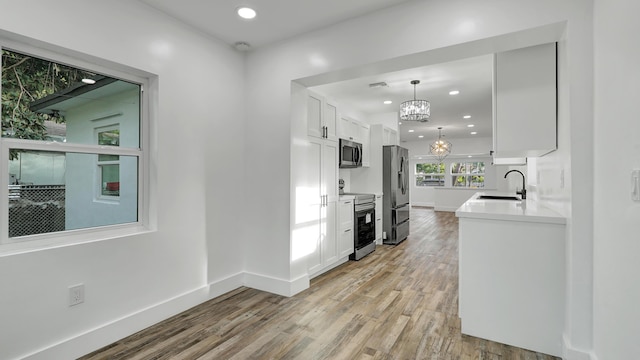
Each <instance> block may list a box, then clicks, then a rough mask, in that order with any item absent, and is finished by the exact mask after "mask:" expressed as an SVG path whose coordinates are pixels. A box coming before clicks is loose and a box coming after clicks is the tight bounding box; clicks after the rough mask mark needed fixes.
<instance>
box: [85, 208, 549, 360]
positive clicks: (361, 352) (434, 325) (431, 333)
mask: <svg viewBox="0 0 640 360" xmlns="http://www.w3.org/2000/svg"><path fill="white" fill-rule="evenodd" d="M522 326H526V324H522ZM82 359H305V360H306V359H439V360H440V359H441V360H445V359H462V360H467V359H469V360H470V359H474V360H476V359H477V360H498V359H501V360H511V359H523V360H529V359H536V360H547V359H556V358H555V357H552V356H548V355H543V354H539V353H535V352H531V351H527V350H523V349H519V348H515V347H511V346H506V345H503V344H499V343H495V342H491V341H486V340H482V339H478V338H475V337H471V336H466V335H462V334H461V333H460V319H459V318H458V221H457V218H456V217H455V215H454V214H453V213H448V212H435V211H433V210H432V209H428V208H413V209H412V210H411V235H410V236H409V238H408V239H407V240H406V241H404V242H402V243H400V244H399V245H397V246H390V245H382V246H378V247H377V248H376V251H375V252H373V253H372V254H370V255H369V256H367V257H365V258H364V259H362V260H361V261H357V262H356V261H350V262H348V263H346V264H344V265H341V266H339V267H338V268H336V269H334V270H332V271H330V272H328V273H326V274H323V275H321V276H319V277H317V278H315V279H313V280H312V281H311V287H310V288H309V289H307V290H305V291H303V292H302V293H300V294H298V295H296V296H293V297H290V298H286V297H283V296H278V295H273V294H270V293H266V292H263V291H258V290H253V289H248V288H240V289H237V290H234V291H232V292H230V293H227V294H225V295H222V296H220V297H218V298H215V299H213V300H210V301H208V302H206V303H203V304H201V305H199V306H196V307H194V308H192V309H190V310H187V311H185V312H183V313H181V314H179V315H176V316H174V317H172V318H169V319H167V320H165V321H163V322H161V323H159V324H157V325H154V326H152V327H150V328H147V329H145V330H143V331H140V332H139V333H136V334H134V335H132V336H129V337H127V338H124V339H122V340H120V341H118V342H116V343H114V344H111V345H109V346H106V347H104V348H102V349H100V350H97V351H95V352H93V353H91V354H89V355H87V356H85V357H83V358H82Z"/></svg>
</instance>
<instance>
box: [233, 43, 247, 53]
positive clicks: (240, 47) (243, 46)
mask: <svg viewBox="0 0 640 360" xmlns="http://www.w3.org/2000/svg"><path fill="white" fill-rule="evenodd" d="M233 46H235V48H236V50H238V51H249V50H250V49H251V45H249V43H246V42H244V41H238V42H237V43H235V44H233Z"/></svg>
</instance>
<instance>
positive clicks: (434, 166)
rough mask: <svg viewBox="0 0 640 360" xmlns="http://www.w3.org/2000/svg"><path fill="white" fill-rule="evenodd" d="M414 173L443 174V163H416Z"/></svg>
mask: <svg viewBox="0 0 640 360" xmlns="http://www.w3.org/2000/svg"><path fill="white" fill-rule="evenodd" d="M416 174H444V163H422V164H416Z"/></svg>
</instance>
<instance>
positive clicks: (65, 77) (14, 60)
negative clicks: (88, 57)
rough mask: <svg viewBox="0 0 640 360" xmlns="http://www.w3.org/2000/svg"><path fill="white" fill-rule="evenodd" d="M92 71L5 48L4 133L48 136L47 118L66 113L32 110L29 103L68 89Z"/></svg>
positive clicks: (37, 137)
mask: <svg viewBox="0 0 640 360" xmlns="http://www.w3.org/2000/svg"><path fill="white" fill-rule="evenodd" d="M91 75H92V74H91V73H88V72H85V71H82V70H79V69H76V68H72V67H68V66H64V65H60V64H56V63H53V62H50V61H47V60H43V59H38V58H34V57H32V56H28V55H24V54H20V53H16V52H13V51H9V50H4V49H3V50H2V106H1V107H2V136H3V137H12V138H18V139H30V140H45V139H46V136H47V134H46V127H45V125H44V121H45V120H52V121H56V122H64V117H62V116H60V115H57V116H53V115H47V114H41V113H36V112H33V111H31V110H30V109H29V105H30V104H31V103H32V102H33V101H35V100H38V99H41V98H43V97H45V96H48V95H51V94H53V93H55V92H57V91H60V90H62V89H65V88H67V87H69V86H71V85H73V84H74V83H76V82H78V81H81V80H82V78H83V77H85V76H91Z"/></svg>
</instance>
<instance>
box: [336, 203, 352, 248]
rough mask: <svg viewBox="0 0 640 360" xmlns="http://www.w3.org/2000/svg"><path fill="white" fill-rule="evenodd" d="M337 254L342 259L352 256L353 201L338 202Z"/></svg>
mask: <svg viewBox="0 0 640 360" xmlns="http://www.w3.org/2000/svg"><path fill="white" fill-rule="evenodd" d="M338 223H339V224H340V225H339V226H338V253H339V254H340V255H339V257H340V258H343V257H345V256H349V255H351V254H353V251H354V245H353V236H354V235H353V199H345V200H343V199H341V200H340V201H339V202H338Z"/></svg>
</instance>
